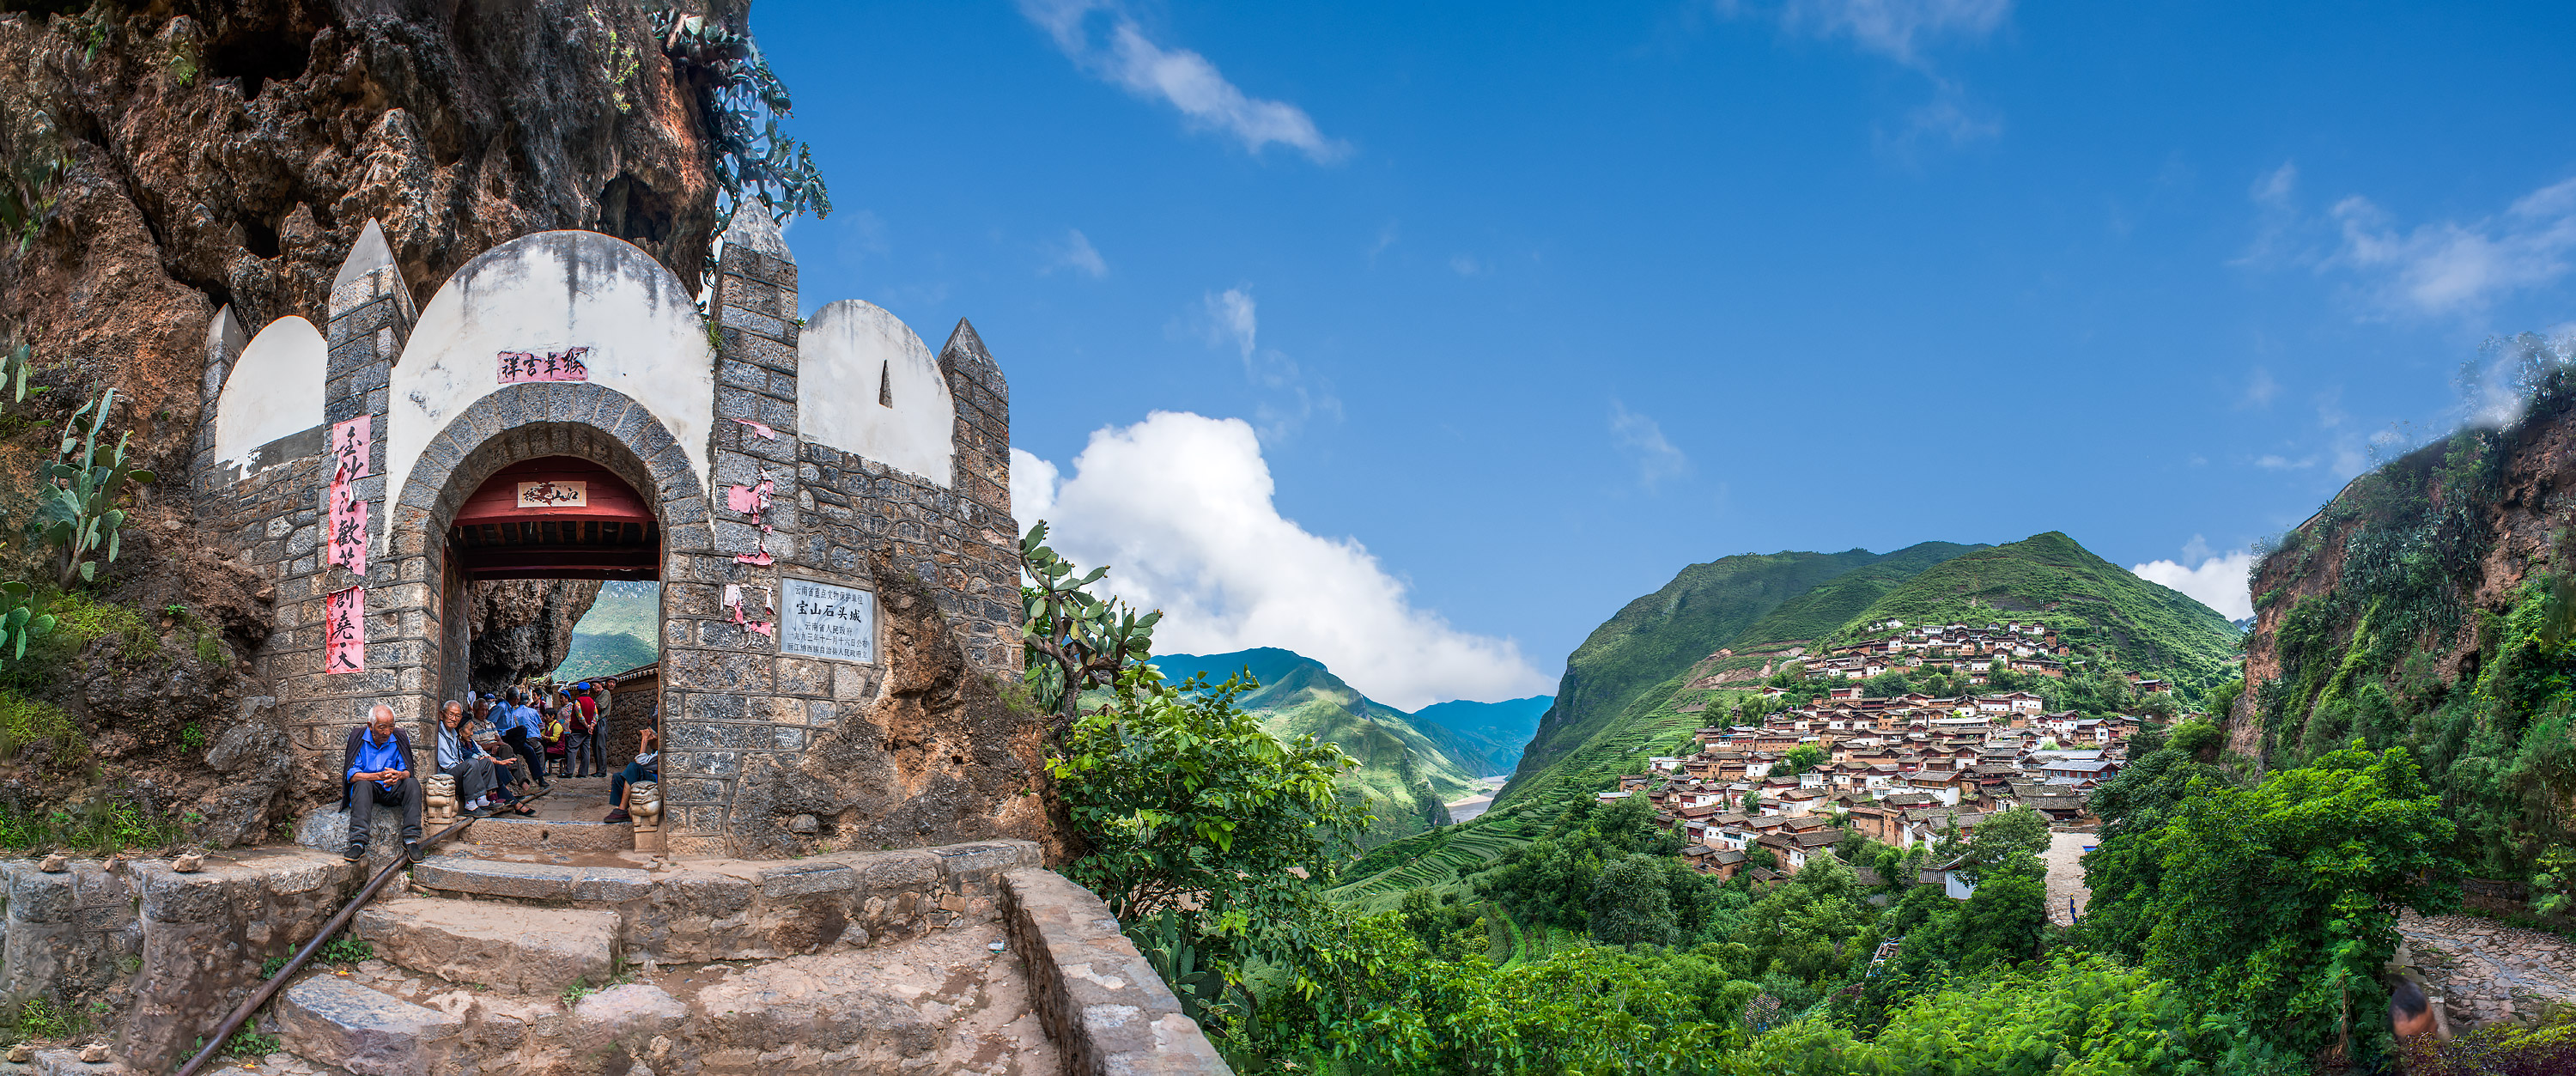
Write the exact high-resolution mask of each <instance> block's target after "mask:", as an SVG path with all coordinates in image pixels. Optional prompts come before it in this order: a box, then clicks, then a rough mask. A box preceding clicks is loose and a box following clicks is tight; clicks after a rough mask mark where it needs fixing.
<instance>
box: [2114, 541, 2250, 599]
mask: <svg viewBox="0 0 2576 1076" xmlns="http://www.w3.org/2000/svg"><path fill="white" fill-rule="evenodd" d="M2194 560H2197V561H2199V562H2200V567H2197V568H2193V567H2188V566H2187V564H2188V563H2189V562H2191V561H2194ZM2253 568H2254V555H2253V554H2251V553H2248V552H2246V551H2244V550H2242V549H2231V550H2228V551H2227V552H2225V553H2217V554H2213V553H2211V552H2210V549H2209V543H2208V542H2207V541H2206V540H2204V539H2202V538H2201V536H2199V535H2197V534H2195V535H2192V536H2191V542H2190V543H2189V544H2187V545H2185V546H2183V547H2182V560H2180V561H2171V560H2151V561H2148V562H2146V563H2145V564H2138V565H2132V566H2131V567H2130V568H2129V570H2130V571H2132V572H2135V573H2137V576H2138V578H2140V579H2144V580H2146V581H2147V582H2150V583H2161V584H2163V585H2165V586H2169V587H2172V588H2174V589H2175V590H2179V591H2181V592H2183V593H2184V594H2186V595H2188V596H2190V597H2191V599H2192V600H2193V601H2196V602H2199V603H2200V604H2202V605H2206V606H2208V607H2210V608H2212V609H2216V610H2218V615H2220V616H2223V617H2226V618H2227V619H2229V620H2243V619H2245V618H2246V617H2249V616H2253V615H2254V592H2253V590H2252V589H2251V587H2250V586H2249V584H2248V583H2247V582H2246V577H2247V575H2248V573H2250V572H2251V571H2252V570H2253Z"/></svg>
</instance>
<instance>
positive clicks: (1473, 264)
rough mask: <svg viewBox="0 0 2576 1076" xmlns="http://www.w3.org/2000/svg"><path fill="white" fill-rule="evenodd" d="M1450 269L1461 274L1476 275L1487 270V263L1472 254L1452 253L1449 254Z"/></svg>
mask: <svg viewBox="0 0 2576 1076" xmlns="http://www.w3.org/2000/svg"><path fill="white" fill-rule="evenodd" d="M1449 271H1450V272H1453V273H1456V274H1458V275H1459V276H1474V275H1476V274H1478V273H1481V272H1484V271H1485V263H1483V262H1480V261H1477V260H1476V259H1475V258H1474V257H1472V256H1470V255H1466V254H1452V255H1450V256H1449Z"/></svg>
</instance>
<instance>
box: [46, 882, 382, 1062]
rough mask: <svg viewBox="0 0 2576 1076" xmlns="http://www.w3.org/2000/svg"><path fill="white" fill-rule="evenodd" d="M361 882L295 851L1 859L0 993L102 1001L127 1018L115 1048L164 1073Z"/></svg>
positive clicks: (63, 1001) (59, 1002) (58, 1001)
mask: <svg viewBox="0 0 2576 1076" xmlns="http://www.w3.org/2000/svg"><path fill="white" fill-rule="evenodd" d="M362 882H363V879H361V878H360V876H359V873H358V868H357V867H355V866H353V865H351V864H349V863H346V862H343V861H342V860H341V859H340V857H338V856H335V855H325V854H322V853H320V852H310V851H306V850H303V849H293V850H282V851H266V850H263V851H257V852H249V853H243V854H241V855H239V856H235V857H208V859H207V861H206V866H205V869H204V870H203V871H201V872H199V873H195V874H180V873H177V872H175V871H172V870H171V869H170V867H169V864H168V863H167V862H166V861H163V860H138V861H133V862H128V863H125V864H122V865H121V866H120V868H119V869H116V870H109V869H108V868H107V867H106V866H105V865H103V864H101V863H100V862H98V861H96V860H76V861H74V862H73V864H72V868H71V869H70V870H68V871H64V872H61V873H58V874H48V873H45V872H43V871H40V870H38V869H36V864H35V863H34V862H33V861H30V860H5V861H0V886H5V887H6V891H7V893H8V896H9V910H8V920H7V924H8V926H7V929H8V938H7V949H6V956H7V962H6V964H5V965H0V998H6V999H8V1000H12V1001H16V1000H24V999H28V998H37V997H41V998H44V999H46V1000H47V1001H48V1002H50V1003H52V1004H54V1005H55V1006H56V1007H57V1008H58V1009H59V1008H62V1007H65V1006H67V1005H71V1004H76V1003H86V1002H91V1001H105V1002H108V1003H109V1004H110V1009H111V1010H112V1011H115V1012H117V1013H119V1014H120V1015H121V1016H122V1017H123V1018H124V1022H123V1025H122V1030H121V1031H118V1032H117V1041H116V1047H117V1050H116V1056H117V1057H118V1058H119V1059H121V1060H122V1061H124V1062H125V1064H127V1065H130V1066H133V1067H134V1068H135V1069H136V1070H139V1071H144V1072H159V1071H164V1070H165V1069H167V1068H169V1067H170V1066H171V1065H174V1064H176V1063H177V1062H178V1061H179V1060H181V1059H183V1058H184V1057H186V1055H187V1053H188V1051H189V1050H190V1048H191V1047H192V1045H193V1043H194V1041H195V1038H196V1036H198V1035H200V1034H203V1033H204V1032H205V1031H206V1029H207V1027H208V1026H209V1025H210V1024H211V1023H212V1022H213V1021H215V1020H217V1019H220V1018H221V1017H222V1016H223V1014H224V1013H226V1012H230V1011H231V1010H232V1008H233V1006H236V1005H239V1004H241V1002H242V999H244V998H247V997H249V996H250V993H251V992H252V991H253V990H256V989H258V987H259V983H260V978H259V968H260V964H261V963H262V961H264V960H266V959H267V958H269V957H272V956H286V955H289V954H291V953H293V952H294V951H295V949H296V948H297V947H299V946H301V945H303V944H304V943H305V942H308V941H310V940H312V938H313V935H314V933H315V932H316V931H318V930H320V929H321V927H322V924H323V923H324V922H326V921H328V920H329V919H330V917H331V915H332V914H333V913H334V912H337V911H338V910H339V908H340V905H342V904H344V903H346V902H347V900H348V898H349V897H351V896H352V895H354V894H355V893H356V891H357V889H358V887H359V885H361V884H362ZM111 1030H113V1029H111Z"/></svg>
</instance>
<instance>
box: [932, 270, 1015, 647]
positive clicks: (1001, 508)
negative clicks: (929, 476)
mask: <svg viewBox="0 0 2576 1076" xmlns="http://www.w3.org/2000/svg"><path fill="white" fill-rule="evenodd" d="M939 372H940V374H941V375H942V376H944V377H946V378H947V379H948V391H949V393H950V394H951V395H953V396H955V397H956V400H957V432H956V433H955V434H954V435H953V436H954V439H955V441H956V445H957V466H956V477H955V479H954V481H953V482H952V484H951V488H952V489H954V490H955V491H956V496H957V499H958V501H959V502H960V503H959V504H957V505H956V509H957V513H958V514H959V515H961V516H963V517H965V518H964V520H963V522H964V524H965V526H964V528H963V529H964V531H965V537H966V541H965V542H963V543H962V544H961V545H960V547H959V548H958V550H957V551H956V556H957V560H958V563H957V565H956V566H955V568H956V575H957V576H959V578H952V579H943V580H942V582H943V583H945V584H947V588H948V590H949V592H950V594H951V595H952V597H953V600H954V602H955V604H956V605H957V608H956V609H954V610H951V611H950V612H951V615H952V616H953V617H954V618H955V620H956V621H957V624H958V630H959V632H960V633H961V634H962V635H963V638H961V639H960V640H959V642H961V643H962V644H964V646H965V647H966V657H967V660H968V661H971V662H973V663H974V665H975V667H976V668H977V669H980V670H982V671H984V672H988V673H991V674H992V675H993V676H994V677H996V678H998V679H1000V680H1001V681H1002V682H1003V683H1015V682H1017V681H1018V680H1019V678H1020V671H1021V669H1020V659H1021V650H1020V632H1019V628H1020V614H1021V608H1020V559H1019V555H1020V554H1019V535H1020V528H1019V524H1018V523H1017V522H1016V521H1014V520H1013V519H1012V517H1011V385H1010V382H1008V381H1005V380H1003V378H1002V367H1001V365H1000V364H999V363H996V362H994V361H993V353H992V352H990V351H987V350H985V348H984V340H983V338H982V337H979V336H977V335H976V334H975V327H974V326H973V325H969V324H967V323H966V319H964V318H959V319H957V328H956V330H955V331H954V332H951V333H949V334H948V343H947V344H945V345H943V346H941V347H940V349H939Z"/></svg>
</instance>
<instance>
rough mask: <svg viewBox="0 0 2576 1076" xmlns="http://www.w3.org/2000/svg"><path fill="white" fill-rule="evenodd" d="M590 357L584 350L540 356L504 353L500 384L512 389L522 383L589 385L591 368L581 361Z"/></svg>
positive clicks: (588, 352) (565, 350) (537, 354)
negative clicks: (558, 382)
mask: <svg viewBox="0 0 2576 1076" xmlns="http://www.w3.org/2000/svg"><path fill="white" fill-rule="evenodd" d="M587 354H590V349H589V348H586V347H576V348H566V349H564V350H562V351H548V352H545V353H543V354H540V353H538V352H534V351H504V352H502V353H501V357H500V360H499V362H500V372H499V377H500V381H501V383H502V384H504V385H515V384H517V383H519V382H522V381H588V380H590V367H588V366H584V365H582V362H581V357H582V356H584V355H587Z"/></svg>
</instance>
